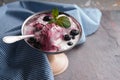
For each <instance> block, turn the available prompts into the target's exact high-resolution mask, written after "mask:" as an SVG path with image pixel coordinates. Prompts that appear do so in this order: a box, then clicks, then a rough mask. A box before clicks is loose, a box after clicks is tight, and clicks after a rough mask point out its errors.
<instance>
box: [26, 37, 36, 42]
mask: <svg viewBox="0 0 120 80" xmlns="http://www.w3.org/2000/svg"><path fill="white" fill-rule="evenodd" d="M28 42H29V43H35V42H36V39H35V38H29V39H28Z"/></svg>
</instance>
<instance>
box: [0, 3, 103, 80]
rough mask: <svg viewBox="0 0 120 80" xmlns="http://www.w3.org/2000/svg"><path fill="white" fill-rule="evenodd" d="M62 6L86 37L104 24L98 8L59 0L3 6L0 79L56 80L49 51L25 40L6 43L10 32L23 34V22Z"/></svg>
mask: <svg viewBox="0 0 120 80" xmlns="http://www.w3.org/2000/svg"><path fill="white" fill-rule="evenodd" d="M55 7H57V8H59V10H60V11H64V12H66V13H68V14H70V15H72V16H73V17H75V18H76V19H77V20H78V21H79V22H80V24H81V26H82V30H83V32H82V38H81V39H80V41H79V43H78V44H81V43H83V42H85V40H86V36H87V35H90V34H92V33H94V32H95V31H96V30H97V29H98V26H99V24H100V19H101V12H100V11H99V10H98V9H92V8H86V9H81V8H79V7H78V6H77V5H75V4H62V3H55V2H35V1H17V2H13V3H9V4H6V5H4V6H1V7H0V80H54V77H53V74H52V71H51V69H50V65H49V62H48V59H47V57H46V54H43V53H41V52H39V51H36V50H34V49H32V48H31V47H29V46H28V45H27V44H26V43H25V42H24V41H23V40H22V41H19V42H16V43H13V44H5V43H3V41H2V38H3V37H4V36H6V35H20V34H21V31H20V30H21V25H22V23H23V22H24V20H25V19H26V18H27V17H29V16H30V15H32V14H34V13H36V12H39V11H44V10H51V9H52V8H55Z"/></svg>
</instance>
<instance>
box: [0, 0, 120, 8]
mask: <svg viewBox="0 0 120 80" xmlns="http://www.w3.org/2000/svg"><path fill="white" fill-rule="evenodd" d="M13 1H17V0H4V2H5V3H10V2H13ZM36 1H40V0H36ZM44 1H48V2H51V1H53V2H59V3H72V4H77V5H78V6H80V7H96V8H99V9H101V10H120V0H44ZM0 5H2V0H0Z"/></svg>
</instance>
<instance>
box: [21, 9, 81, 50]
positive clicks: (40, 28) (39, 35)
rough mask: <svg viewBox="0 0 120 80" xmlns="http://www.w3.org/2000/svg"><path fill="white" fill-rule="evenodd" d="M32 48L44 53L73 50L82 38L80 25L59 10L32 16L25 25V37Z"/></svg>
mask: <svg viewBox="0 0 120 80" xmlns="http://www.w3.org/2000/svg"><path fill="white" fill-rule="evenodd" d="M30 34H34V35H35V36H34V37H31V38H28V39H25V41H26V42H27V43H28V44H30V45H31V46H32V47H34V48H37V49H39V50H41V51H44V52H62V51H65V50H68V49H71V48H72V47H73V46H75V45H76V43H77V42H78V41H79V39H80V37H81V27H80V24H79V23H78V22H77V21H76V20H75V19H74V18H73V17H72V16H70V15H68V14H66V13H62V12H59V11H58V9H53V10H52V11H48V12H42V13H37V14H34V15H32V16H30V17H29V18H28V19H27V20H26V21H25V22H24V24H23V35H30Z"/></svg>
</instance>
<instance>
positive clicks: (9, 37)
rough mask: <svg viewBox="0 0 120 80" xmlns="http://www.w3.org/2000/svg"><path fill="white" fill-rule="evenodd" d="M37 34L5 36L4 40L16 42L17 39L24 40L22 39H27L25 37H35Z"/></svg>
mask: <svg viewBox="0 0 120 80" xmlns="http://www.w3.org/2000/svg"><path fill="white" fill-rule="evenodd" d="M34 36H35V35H33V34H32V35H22V36H5V37H4V38H3V42H5V43H8V44H9V43H14V42H16V41H19V40H22V39H25V38H30V37H34Z"/></svg>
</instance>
